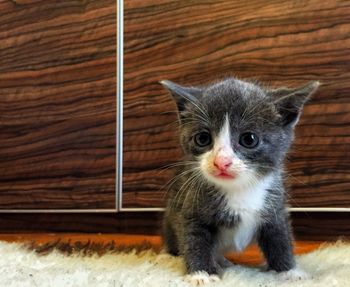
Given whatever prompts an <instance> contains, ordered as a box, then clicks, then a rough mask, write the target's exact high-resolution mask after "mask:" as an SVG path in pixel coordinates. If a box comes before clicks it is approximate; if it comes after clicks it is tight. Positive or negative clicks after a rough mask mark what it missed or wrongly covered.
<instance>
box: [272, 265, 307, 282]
mask: <svg viewBox="0 0 350 287" xmlns="http://www.w3.org/2000/svg"><path fill="white" fill-rule="evenodd" d="M278 277H279V279H281V280H283V281H299V280H305V279H309V278H310V276H309V275H308V274H307V273H306V272H305V271H304V270H302V269H300V268H293V269H291V270H288V271H283V272H280V273H278Z"/></svg>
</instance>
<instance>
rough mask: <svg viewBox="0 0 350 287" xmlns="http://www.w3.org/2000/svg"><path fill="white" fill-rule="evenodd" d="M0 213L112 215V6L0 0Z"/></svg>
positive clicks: (49, 0) (105, 0) (102, 2)
mask: <svg viewBox="0 0 350 287" xmlns="http://www.w3.org/2000/svg"><path fill="white" fill-rule="evenodd" d="M0 39H1V40H0V209H1V211H4V210H21V211H23V210H39V209H45V210H47V209H50V210H61V209H64V210H67V209H68V210H72V209H79V210H83V209H87V210H91V209H93V210H96V209H99V210H115V208H116V195H115V165H116V160H115V158H116V156H115V155H116V154H115V149H116V132H115V130H116V121H115V119H116V88H115V87H116V5H115V1H108V0H99V1H93V0H90V1H55V0H45V1H34V0H33V1H1V2H0Z"/></svg>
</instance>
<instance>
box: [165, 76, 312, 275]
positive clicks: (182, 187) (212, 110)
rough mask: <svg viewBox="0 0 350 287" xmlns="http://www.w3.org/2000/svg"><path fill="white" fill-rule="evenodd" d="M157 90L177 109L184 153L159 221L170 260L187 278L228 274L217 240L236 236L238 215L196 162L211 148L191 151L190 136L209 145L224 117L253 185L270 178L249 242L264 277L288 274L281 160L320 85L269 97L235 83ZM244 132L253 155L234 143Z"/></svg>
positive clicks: (272, 93)
mask: <svg viewBox="0 0 350 287" xmlns="http://www.w3.org/2000/svg"><path fill="white" fill-rule="evenodd" d="M161 83H162V84H163V85H164V86H165V87H166V88H167V89H168V90H169V91H170V93H171V94H172V95H173V97H174V99H175V101H176V103H177V106H178V112H179V120H180V129H179V130H180V142H181V146H182V148H183V151H184V158H183V161H182V163H180V164H181V167H180V168H179V169H178V171H177V174H176V176H175V177H174V180H173V182H172V185H171V188H170V190H169V193H168V199H167V208H166V212H165V216H164V241H165V245H166V248H167V250H168V252H170V253H171V254H173V255H181V256H183V257H184V259H185V262H186V267H187V271H188V273H192V272H196V271H206V272H207V273H208V274H218V273H219V272H220V271H221V270H222V268H224V267H225V266H227V262H225V260H224V259H223V257H222V254H220V253H219V251H220V250H219V249H220V248H219V243H218V232H219V230H221V229H222V228H234V227H235V226H236V225H238V224H239V223H240V222H241V221H242V216H243V215H242V214H240V213H239V212H236V211H235V210H233V209H232V208H228V207H227V204H228V201H227V197H226V196H225V194H224V193H223V192H221V190H220V188H218V186H216V185H215V184H214V183H212V182H210V181H209V180H207V179H206V178H205V177H204V176H203V174H201V172H200V171H199V169H198V157H199V156H200V155H201V154H203V153H204V152H206V151H208V150H210V149H211V148H212V146H207V147H204V148H201V147H198V146H196V144H195V143H194V141H193V136H194V134H195V133H197V132H198V131H200V130H202V129H207V130H209V131H210V133H211V134H212V135H213V137H215V136H216V135H217V134H218V133H219V130H220V128H221V127H222V125H223V122H224V115H225V114H228V118H229V124H230V132H231V137H232V138H231V145H232V149H233V150H234V152H235V153H236V154H237V155H238V156H239V158H240V159H242V160H243V161H244V162H245V163H246V164H247V166H249V167H251V168H252V169H253V170H254V171H255V173H256V176H257V178H259V179H261V180H262V179H263V178H265V177H266V176H268V175H272V178H273V180H272V183H271V184H270V185H269V187H268V189H267V196H266V199H265V201H264V206H263V208H262V209H261V210H259V212H258V213H257V215H256V216H258V217H259V218H260V219H259V221H258V222H259V226H258V227H257V230H256V232H255V238H256V239H257V241H258V244H259V246H260V247H261V250H262V251H263V253H264V255H265V257H266V260H267V263H268V266H269V268H270V269H273V270H276V271H278V272H280V271H287V270H290V269H291V268H293V267H294V266H295V260H294V257H293V247H292V234H291V228H290V223H289V215H288V211H287V210H286V208H285V207H286V192H285V188H284V184H283V160H284V158H285V155H286V153H287V151H288V149H289V147H290V145H291V143H292V141H293V135H294V133H293V129H294V126H295V124H296V123H297V121H298V119H299V116H300V113H301V110H302V107H303V105H304V103H305V102H306V100H307V99H308V98H309V96H310V95H311V94H312V93H313V92H314V91H315V90H316V88H317V87H318V85H319V84H318V82H310V83H309V84H307V85H306V86H304V87H301V88H297V89H292V90H291V89H286V88H282V89H278V90H269V89H267V88H264V87H262V86H260V85H258V84H256V83H251V82H245V81H241V80H238V79H235V78H229V79H226V80H224V81H220V82H217V83H215V84H212V85H209V86H207V87H182V86H180V85H177V84H175V83H172V82H170V81H162V82H161ZM246 131H254V132H255V133H256V134H257V135H258V136H259V138H260V139H261V140H260V144H259V145H258V147H257V148H255V149H245V148H243V147H241V146H240V145H239V144H238V140H239V135H240V134H242V133H244V132H246ZM232 192H234V191H232ZM223 262H225V264H224V263H223Z"/></svg>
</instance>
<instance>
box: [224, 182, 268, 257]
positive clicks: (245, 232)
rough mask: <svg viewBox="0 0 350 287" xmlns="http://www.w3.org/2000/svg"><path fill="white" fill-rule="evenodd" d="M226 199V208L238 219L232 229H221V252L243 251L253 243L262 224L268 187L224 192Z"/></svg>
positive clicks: (260, 186) (262, 186)
mask: <svg viewBox="0 0 350 287" xmlns="http://www.w3.org/2000/svg"><path fill="white" fill-rule="evenodd" d="M223 192H224V194H225V197H226V205H225V208H227V209H228V211H229V212H230V213H234V214H235V215H236V216H237V217H238V218H239V220H238V222H237V224H235V226H233V227H232V228H227V227H219V229H218V243H219V250H220V251H221V252H226V251H229V250H232V249H233V250H235V251H242V250H243V249H244V248H246V246H247V245H248V244H249V243H251V242H252V240H253V239H254V237H255V234H256V231H257V229H258V227H259V224H260V222H261V216H260V214H261V210H262V209H263V208H264V205H265V199H266V196H267V185H266V184H262V185H257V186H256V187H255V188H254V189H247V190H233V191H232V190H223Z"/></svg>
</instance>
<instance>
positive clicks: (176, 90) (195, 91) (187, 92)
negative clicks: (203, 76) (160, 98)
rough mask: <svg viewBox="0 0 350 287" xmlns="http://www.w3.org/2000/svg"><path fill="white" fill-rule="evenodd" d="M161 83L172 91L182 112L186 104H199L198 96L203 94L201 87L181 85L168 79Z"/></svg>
mask: <svg viewBox="0 0 350 287" xmlns="http://www.w3.org/2000/svg"><path fill="white" fill-rule="evenodd" d="M159 83H161V84H162V85H163V87H165V88H166V89H167V90H168V91H169V92H170V93H171V95H172V96H173V98H174V99H175V102H176V105H177V108H178V110H179V113H180V114H181V112H183V111H184V110H185V107H186V104H190V103H192V104H194V105H197V102H198V97H199V96H200V95H201V94H202V90H201V89H199V88H195V87H184V86H180V85H178V84H176V83H174V82H171V81H168V80H163V81H160V82H159Z"/></svg>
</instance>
